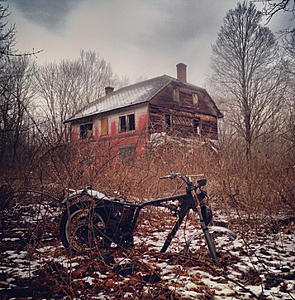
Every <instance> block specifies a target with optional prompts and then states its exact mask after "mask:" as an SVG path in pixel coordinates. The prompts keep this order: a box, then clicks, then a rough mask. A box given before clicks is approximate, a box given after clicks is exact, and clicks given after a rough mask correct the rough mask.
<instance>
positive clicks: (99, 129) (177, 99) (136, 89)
mask: <svg viewBox="0 0 295 300" xmlns="http://www.w3.org/2000/svg"><path fill="white" fill-rule="evenodd" d="M222 117H223V116H222V113H221V112H220V111H219V109H218V108H217V106H216V104H215V103H214V101H213V100H212V98H211V97H210V95H209V94H208V93H207V91H206V90H205V89H203V88H200V87H198V86H195V85H192V84H189V83H187V81H186V65H185V64H183V63H179V64H178V65H177V78H173V77H170V76H167V75H162V76H159V77H155V78H152V79H149V80H145V81H142V82H138V83H135V84H132V85H129V86H126V87H123V88H120V89H118V90H117V91H114V89H113V88H112V87H106V88H105V96H104V97H102V98H100V99H98V100H96V101H94V102H92V103H91V104H90V105H88V106H87V107H85V108H83V109H82V110H80V111H79V112H77V113H76V114H75V115H74V116H72V117H71V118H69V119H68V120H66V121H65V123H70V126H71V140H72V141H82V142H83V141H87V142H90V141H99V142H106V143H109V144H110V143H111V144H115V145H116V147H117V148H118V150H119V153H120V155H121V156H124V155H125V154H126V153H130V152H132V151H134V150H135V149H136V150H137V149H140V148H142V147H143V146H144V145H145V144H146V142H148V141H149V140H150V139H151V136H153V135H155V134H157V133H158V134H159V133H161V134H163V133H164V134H166V135H173V136H176V137H177V136H179V137H184V138H196V137H205V138H210V139H215V140H217V139H218V122H217V121H218V118H222Z"/></svg>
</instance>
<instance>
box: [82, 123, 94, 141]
mask: <svg viewBox="0 0 295 300" xmlns="http://www.w3.org/2000/svg"><path fill="white" fill-rule="evenodd" d="M92 136H93V124H92V123H88V124H83V125H80V138H81V139H87V138H91V137H92Z"/></svg>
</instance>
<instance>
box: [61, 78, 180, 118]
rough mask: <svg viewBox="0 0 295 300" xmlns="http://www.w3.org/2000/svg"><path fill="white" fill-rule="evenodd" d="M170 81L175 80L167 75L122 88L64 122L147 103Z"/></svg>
mask: <svg viewBox="0 0 295 300" xmlns="http://www.w3.org/2000/svg"><path fill="white" fill-rule="evenodd" d="M172 80H175V79H174V78H172V77H169V76H168V75H163V76H160V77H156V78H152V79H149V80H145V81H142V82H138V83H135V84H132V85H129V86H126V87H123V88H121V89H119V90H117V91H114V92H112V93H110V94H109V95H107V96H105V97H103V98H100V99H98V100H96V101H94V102H93V103H91V104H89V105H88V106H87V107H85V108H83V109H82V110H80V111H79V112H77V113H76V114H75V115H74V116H72V117H71V118H69V119H68V120H66V122H71V121H74V120H77V119H81V118H84V117H89V116H92V115H97V114H100V113H104V112H107V111H111V110H114V109H118V108H123V107H127V106H130V105H134V104H140V103H144V102H148V101H150V100H151V99H152V98H153V97H154V96H155V95H156V94H157V93H158V92H159V91H160V90H161V89H163V88H164V87H165V86H166V85H167V84H169V82H171V81H172Z"/></svg>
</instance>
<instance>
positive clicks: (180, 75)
mask: <svg viewBox="0 0 295 300" xmlns="http://www.w3.org/2000/svg"><path fill="white" fill-rule="evenodd" d="M176 68H177V79H178V80H180V81H182V82H184V83H186V65H185V64H183V63H179V64H177V65H176Z"/></svg>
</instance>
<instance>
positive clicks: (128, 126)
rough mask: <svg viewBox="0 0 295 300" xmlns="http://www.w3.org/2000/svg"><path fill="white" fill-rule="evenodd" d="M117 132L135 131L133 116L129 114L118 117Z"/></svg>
mask: <svg viewBox="0 0 295 300" xmlns="http://www.w3.org/2000/svg"><path fill="white" fill-rule="evenodd" d="M119 125H120V126H119V131H120V132H126V131H132V130H135V115H134V114H130V115H126V116H120V117H119Z"/></svg>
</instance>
